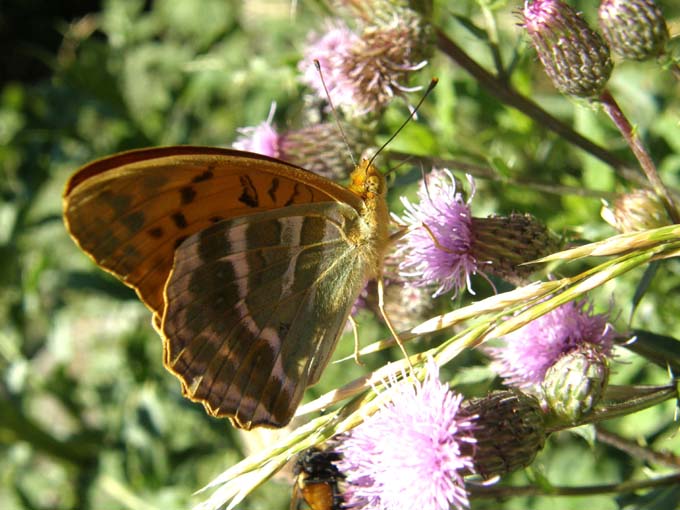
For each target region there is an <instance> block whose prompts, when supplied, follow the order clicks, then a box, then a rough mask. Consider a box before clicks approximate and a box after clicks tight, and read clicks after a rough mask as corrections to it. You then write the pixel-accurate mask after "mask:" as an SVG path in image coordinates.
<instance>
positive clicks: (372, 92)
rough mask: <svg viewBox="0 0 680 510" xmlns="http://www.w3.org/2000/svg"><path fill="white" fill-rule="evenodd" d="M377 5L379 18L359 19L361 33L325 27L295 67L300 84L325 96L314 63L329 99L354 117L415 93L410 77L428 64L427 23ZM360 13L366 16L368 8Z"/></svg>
mask: <svg viewBox="0 0 680 510" xmlns="http://www.w3.org/2000/svg"><path fill="white" fill-rule="evenodd" d="M380 3H381V5H382V4H385V6H384V7H383V8H381V10H380V12H381V16H376V17H374V18H371V17H366V18H365V19H363V20H362V19H360V20H359V22H360V23H359V24H360V26H361V32H360V35H357V34H356V33H354V32H353V31H351V30H350V29H349V27H348V26H347V25H345V24H343V23H334V24H329V25H328V28H327V31H326V33H325V34H324V35H321V36H318V35H314V36H313V37H312V38H311V39H310V41H309V42H308V45H307V47H306V48H305V50H304V51H303V59H302V61H301V62H300V64H299V68H300V70H301V72H302V73H303V77H302V80H303V82H304V83H305V84H307V85H308V86H310V87H311V88H312V89H313V90H315V91H316V93H317V94H318V95H319V96H321V97H323V98H325V91H324V90H323V85H322V83H321V79H320V78H319V76H318V72H317V71H316V68H315V66H314V65H313V61H314V60H318V61H319V64H320V67H321V72H322V73H323V76H324V80H325V81H326V86H327V87H328V92H329V95H330V97H331V100H332V101H333V103H334V104H335V106H337V107H340V108H342V109H343V110H345V111H351V112H353V113H354V114H364V113H367V112H371V111H375V110H378V109H381V108H383V107H384V106H386V105H387V103H389V102H390V101H391V100H392V98H394V97H395V96H403V95H404V93H405V92H408V91H411V90H415V89H412V88H409V87H408V79H409V77H410V75H411V74H412V73H413V72H415V71H418V70H420V69H422V68H423V67H424V66H425V65H426V64H427V60H426V55H427V53H428V52H429V50H428V48H429V47H430V45H429V44H428V38H429V32H428V30H427V28H426V27H427V25H426V24H425V23H424V22H423V20H422V19H421V18H420V16H419V15H418V14H417V13H416V12H415V11H412V10H411V9H409V8H407V7H405V6H400V5H394V4H393V3H390V2H380ZM371 4H372V3H371V2H367V5H368V6H371ZM361 12H362V14H363V13H365V12H367V11H366V6H364V7H362V9H361Z"/></svg>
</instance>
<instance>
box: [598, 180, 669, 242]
mask: <svg viewBox="0 0 680 510" xmlns="http://www.w3.org/2000/svg"><path fill="white" fill-rule="evenodd" d="M600 215H601V216H602V218H603V219H604V220H605V221H606V222H607V223H609V224H610V225H611V226H612V227H614V228H615V229H616V230H618V231H619V232H621V233H626V232H640V231H642V230H649V229H652V228H659V227H665V226H666V225H670V224H671V223H672V222H671V220H670V218H669V217H668V212H666V208H665V207H664V204H663V202H662V201H661V199H660V198H659V196H658V195H657V194H656V193H654V192H653V191H650V190H646V189H638V190H635V191H631V192H630V193H624V194H622V195H620V196H619V197H618V198H617V199H616V200H615V201H614V204H613V205H611V206H610V205H609V204H607V203H605V205H603V206H602V209H601V211H600Z"/></svg>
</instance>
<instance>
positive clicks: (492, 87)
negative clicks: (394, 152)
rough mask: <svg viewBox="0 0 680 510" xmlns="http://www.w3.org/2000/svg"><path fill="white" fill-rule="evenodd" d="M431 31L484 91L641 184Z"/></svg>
mask: <svg viewBox="0 0 680 510" xmlns="http://www.w3.org/2000/svg"><path fill="white" fill-rule="evenodd" d="M435 32H436V35H437V46H438V47H439V49H440V50H441V51H442V52H444V53H445V54H446V55H447V56H448V57H449V58H451V59H452V60H453V61H454V62H456V63H457V64H458V65H459V66H461V67H462V68H463V69H465V70H466V71H467V72H468V73H470V74H471V75H472V76H473V77H474V78H475V79H476V80H477V81H478V82H479V84H480V85H481V86H482V87H484V89H485V90H486V91H487V92H489V93H490V94H492V95H493V96H495V97H496V98H498V99H499V100H500V101H502V102H503V103H505V104H508V105H510V106H512V107H514V108H516V109H518V110H519V111H521V112H522V113H524V114H525V115H527V116H528V117H530V118H532V119H534V120H535V121H536V123H538V124H539V125H541V126H544V127H546V128H548V129H550V130H552V131H554V132H555V133H557V134H558V135H559V136H561V137H562V138H564V139H565V140H567V141H568V142H570V143H572V144H574V145H576V146H577V147H580V148H581V149H583V150H584V151H586V152H588V153H590V154H591V155H593V156H594V157H596V158H598V159H599V160H601V161H603V162H605V163H607V164H608V165H610V166H611V167H612V168H614V169H615V170H616V171H617V172H618V173H619V174H620V175H621V176H622V177H623V178H625V179H626V180H629V181H632V182H636V183H638V184H642V183H643V182H644V179H642V178H641V176H640V174H639V173H638V172H637V171H635V170H634V169H632V168H630V167H629V166H628V165H626V163H625V162H624V161H623V160H621V159H619V158H618V157H616V156H615V155H614V154H612V153H611V152H609V151H608V150H606V149H605V148H603V147H601V146H599V145H597V144H595V143H593V142H591V141H590V140H588V139H587V138H585V137H583V136H581V135H580V134H578V133H577V132H576V131H574V130H573V129H572V128H571V127H570V126H569V125H567V124H565V123H564V122H562V121H560V120H558V119H556V118H555V117H553V116H552V115H550V114H549V113H548V112H546V111H545V110H544V109H543V108H541V107H540V106H538V105H537V104H536V103H534V102H533V101H532V100H530V99H529V98H527V97H525V96H523V95H522V94H520V93H519V92H517V91H515V90H514V89H512V88H511V87H509V86H508V85H507V83H506V82H505V81H503V80H502V79H500V78H499V77H497V76H494V75H493V74H491V73H490V72H488V71H487V70H486V69H484V68H483V67H481V66H480V65H479V64H478V63H477V62H475V61H474V60H473V59H472V58H470V56H469V55H468V54H467V53H465V51H464V50H463V49H462V48H461V47H460V46H458V45H457V44H456V43H455V42H453V41H452V40H451V39H449V37H448V36H447V35H446V34H445V33H444V32H443V31H442V30H441V29H439V28H437V27H435Z"/></svg>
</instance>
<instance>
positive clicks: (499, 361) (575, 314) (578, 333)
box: [487, 301, 615, 389]
mask: <svg viewBox="0 0 680 510" xmlns="http://www.w3.org/2000/svg"><path fill="white" fill-rule="evenodd" d="M592 312H593V307H592V304H590V305H587V302H586V301H578V302H574V301H571V302H569V303H566V304H564V305H562V306H560V307H558V308H555V309H554V310H552V311H551V312H548V313H547V314H545V315H542V316H541V317H539V318H537V319H535V320H533V321H531V322H530V323H529V324H527V325H526V326H524V327H522V328H519V329H517V330H515V331H513V332H512V333H510V334H508V335H506V336H505V337H504V345H503V346H502V347H495V348H490V349H488V351H487V352H488V353H489V354H490V355H491V356H492V358H493V363H492V368H493V369H494V370H495V371H496V372H497V373H498V374H499V375H500V376H501V377H503V379H504V382H505V383H506V384H509V385H511V386H516V387H518V388H525V389H531V388H535V387H537V386H538V385H540V384H541V383H542V382H543V380H544V378H545V374H546V372H547V371H548V369H549V368H550V367H551V366H553V365H554V364H555V363H556V362H557V361H558V360H559V359H560V358H561V357H562V356H564V355H565V354H568V353H571V352H573V351H575V350H577V349H580V348H581V347H583V346H590V347H596V348H597V349H598V351H599V352H601V353H602V354H604V355H610V354H611V350H612V345H613V340H614V336H615V331H614V329H613V328H612V326H611V325H610V324H609V322H608V319H609V317H608V314H593V313H592Z"/></svg>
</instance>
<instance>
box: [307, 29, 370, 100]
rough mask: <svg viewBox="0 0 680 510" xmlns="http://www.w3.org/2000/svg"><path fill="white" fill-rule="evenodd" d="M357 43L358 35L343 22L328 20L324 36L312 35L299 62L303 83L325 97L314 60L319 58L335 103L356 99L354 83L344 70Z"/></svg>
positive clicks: (329, 92) (329, 91)
mask: <svg viewBox="0 0 680 510" xmlns="http://www.w3.org/2000/svg"><path fill="white" fill-rule="evenodd" d="M357 44H359V36H358V35H356V34H355V33H354V32H352V31H351V30H350V29H349V27H348V26H347V25H345V24H344V23H342V22H336V23H329V24H328V25H327V27H326V32H325V34H323V35H319V34H316V33H315V34H312V35H311V37H310V38H309V41H308V42H307V46H306V48H305V50H304V52H303V58H302V60H301V61H300V63H299V65H298V67H299V69H300V71H301V72H302V78H301V79H302V82H303V83H304V84H305V85H307V86H308V87H310V88H311V89H312V90H314V91H315V92H316V95H317V96H319V97H321V98H325V97H326V92H325V91H324V88H323V84H322V83H321V78H320V77H319V72H318V71H317V69H316V66H315V65H314V60H318V61H319V66H320V67H321V74H322V75H323V79H324V80H325V82H326V86H327V87H328V94H329V95H330V96H331V100H332V101H333V104H334V105H335V106H336V107H342V106H349V105H352V104H353V103H354V102H355V101H354V85H353V83H352V81H351V80H349V79H348V78H347V77H346V76H345V74H344V72H343V62H344V61H345V59H347V58H348V55H349V54H350V52H351V50H352V48H353V47H354V46H356V45H357Z"/></svg>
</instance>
